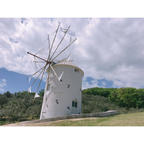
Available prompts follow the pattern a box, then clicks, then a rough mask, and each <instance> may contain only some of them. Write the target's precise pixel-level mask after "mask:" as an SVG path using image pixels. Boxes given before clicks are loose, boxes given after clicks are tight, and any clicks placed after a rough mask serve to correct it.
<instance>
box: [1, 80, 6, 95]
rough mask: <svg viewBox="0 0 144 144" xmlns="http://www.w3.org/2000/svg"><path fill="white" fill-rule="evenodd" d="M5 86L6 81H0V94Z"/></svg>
mask: <svg viewBox="0 0 144 144" xmlns="http://www.w3.org/2000/svg"><path fill="white" fill-rule="evenodd" d="M6 85H7V82H6V79H1V80H0V92H4V87H5V86H6Z"/></svg>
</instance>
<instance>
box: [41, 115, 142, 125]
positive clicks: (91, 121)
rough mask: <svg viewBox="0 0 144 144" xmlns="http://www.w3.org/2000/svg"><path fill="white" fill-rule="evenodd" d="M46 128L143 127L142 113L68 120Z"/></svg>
mask: <svg viewBox="0 0 144 144" xmlns="http://www.w3.org/2000/svg"><path fill="white" fill-rule="evenodd" d="M43 125H45V126H46V125H47V126H144V112H137V113H128V114H120V115H116V116H112V117H105V118H83V119H70V120H61V121H55V122H49V123H45V124H43Z"/></svg>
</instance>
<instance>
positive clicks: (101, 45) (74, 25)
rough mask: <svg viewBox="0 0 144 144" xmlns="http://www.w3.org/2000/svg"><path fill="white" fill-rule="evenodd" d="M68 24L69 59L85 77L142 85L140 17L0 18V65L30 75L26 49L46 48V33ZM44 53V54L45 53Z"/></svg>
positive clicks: (143, 59)
mask: <svg viewBox="0 0 144 144" xmlns="http://www.w3.org/2000/svg"><path fill="white" fill-rule="evenodd" d="M59 21H60V22H62V23H63V24H64V25H69V24H70V25H71V31H72V33H75V34H76V36H77V39H78V40H77V42H76V43H75V45H73V46H72V47H71V49H72V58H73V59H74V60H75V63H76V64H77V65H78V66H80V67H81V68H82V69H83V70H84V72H85V78H84V85H85V86H84V87H89V85H88V83H87V82H86V81H85V79H86V77H88V76H89V77H93V78H94V79H96V80H95V82H94V83H93V86H94V85H97V83H96V81H97V80H98V79H106V80H109V81H113V87H125V86H133V87H143V86H144V84H143V81H144V77H143V72H144V41H143V37H144V19H83V18H82V19H72V18H69V19H44V18H42V19H22V20H21V19H0V29H1V30H0V51H1V55H0V61H1V62H0V67H5V68H7V69H9V70H12V71H15V72H19V73H23V74H30V73H32V72H33V71H34V67H32V66H33V64H32V62H31V60H32V58H31V57H30V56H28V55H27V54H26V52H27V51H31V52H36V51H38V49H40V48H42V47H45V48H47V41H46V39H47V34H48V33H52V32H54V30H55V28H56V26H57V24H58V22H59ZM45 54H47V53H45Z"/></svg>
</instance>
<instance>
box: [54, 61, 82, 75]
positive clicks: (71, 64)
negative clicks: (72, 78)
mask: <svg viewBox="0 0 144 144" xmlns="http://www.w3.org/2000/svg"><path fill="white" fill-rule="evenodd" d="M58 65H65V66H70V67H73V68H77V69H79V70H80V71H81V72H82V74H83V75H84V71H83V70H82V69H81V68H79V67H78V66H76V65H74V64H73V63H72V62H62V63H58V64H55V65H54V66H58Z"/></svg>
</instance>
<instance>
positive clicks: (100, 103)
mask: <svg viewBox="0 0 144 144" xmlns="http://www.w3.org/2000/svg"><path fill="white" fill-rule="evenodd" d="M34 94H35V93H28V92H26V91H23V92H16V93H10V92H5V93H3V94H0V124H1V123H4V122H15V121H24V120H32V119H39V116H40V110H41V105H42V100H43V95H44V91H43V90H41V91H40V92H39V95H40V97H39V98H36V99H34ZM130 108H134V109H143V108H144V89H136V88H98V87H95V88H89V89H85V90H83V91H82V113H94V112H101V111H107V110H111V109H117V110H121V109H127V110H128V109H130Z"/></svg>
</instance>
